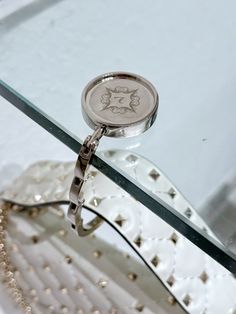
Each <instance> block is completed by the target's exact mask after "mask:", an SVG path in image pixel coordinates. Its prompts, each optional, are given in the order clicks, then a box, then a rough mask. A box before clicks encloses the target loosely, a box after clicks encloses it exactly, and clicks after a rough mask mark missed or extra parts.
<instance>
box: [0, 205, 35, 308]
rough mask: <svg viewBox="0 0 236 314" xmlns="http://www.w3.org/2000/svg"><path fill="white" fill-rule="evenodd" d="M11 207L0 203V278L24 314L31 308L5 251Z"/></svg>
mask: <svg viewBox="0 0 236 314" xmlns="http://www.w3.org/2000/svg"><path fill="white" fill-rule="evenodd" d="M11 209H12V205H11V204H9V203H3V202H1V203H0V279H1V281H2V283H3V284H4V286H5V287H6V288H7V290H8V292H9V294H10V296H11V298H12V299H13V300H14V302H16V304H17V305H18V306H19V308H20V309H21V310H22V311H23V313H25V314H30V313H32V308H31V306H30V305H29V303H28V302H27V301H26V298H25V297H24V295H23V291H22V289H21V288H20V287H19V286H18V284H17V281H16V279H15V275H14V266H13V265H12V264H11V261H10V257H9V254H8V252H7V243H6V231H7V223H8V213H9V211H10V210H11Z"/></svg>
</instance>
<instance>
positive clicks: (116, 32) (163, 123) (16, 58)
mask: <svg viewBox="0 0 236 314" xmlns="http://www.w3.org/2000/svg"><path fill="white" fill-rule="evenodd" d="M235 8H236V5H235V2H234V1H233V0H230V1H228V2H227V5H226V4H225V3H223V2H222V1H213V0H211V1H208V2H205V1H198V2H194V3H193V2H189V1H187V0H182V1H179V2H178V3H177V2H176V3H169V2H168V1H167V2H161V1H154V0H152V1H151V0H149V1H145V2H144V1H129V2H127V1H125V0H122V1H120V2H119V4H118V3H117V2H115V1H109V2H108V1H102V0H98V1H96V2H92V1H86V2H79V1H76V0H71V1H69V2H68V1H49V2H48V3H47V4H45V2H43V1H37V2H35V3H34V2H32V3H31V4H30V5H28V6H26V7H23V8H21V9H19V10H17V11H16V12H15V13H12V14H10V15H8V16H7V17H4V18H2V20H1V24H0V36H1V38H0V75H1V77H0V78H1V79H2V83H1V89H0V92H1V94H2V95H3V96H5V97H7V98H8V100H9V101H10V102H12V103H14V104H15V105H17V106H18V108H20V109H21V110H22V111H24V112H25V113H27V114H28V115H29V116H31V118H33V119H34V120H35V121H36V122H38V123H39V124H41V125H42V126H43V127H45V128H46V129H48V130H49V131H50V132H51V133H52V134H54V135H55V136H57V137H58V138H59V139H60V140H62V141H63V142H64V143H65V144H67V145H68V146H70V147H71V148H72V149H73V150H74V151H77V152H78V150H79V147H80V146H79V143H82V142H83V140H84V138H85V137H86V136H87V135H88V134H90V133H91V132H92V131H91V129H90V128H89V127H88V126H87V125H86V123H85V122H84V120H83V117H82V113H81V101H80V99H81V93H82V90H83V88H84V86H85V85H86V84H87V82H88V81H89V80H90V79H92V78H94V77H95V76H97V75H99V74H102V73H105V72H110V71H120V70H122V71H129V72H134V73H137V74H140V75H142V76H144V77H145V78H147V79H148V80H150V81H151V82H152V83H153V85H154V86H156V88H157V90H158V93H159V96H160V105H159V113H158V117H157V121H156V123H155V124H154V126H153V127H152V128H151V129H150V130H149V131H147V132H146V133H144V134H143V135H141V136H139V137H137V138H130V139H122V140H121V139H119V140H118V139H108V138H103V139H102V141H101V144H100V146H99V150H104V149H107V148H121V149H129V150H131V151H133V152H135V153H138V154H140V155H142V156H144V157H145V158H147V159H149V160H150V161H152V162H153V163H154V164H155V165H157V166H158V167H159V168H160V169H161V170H162V171H163V172H164V173H166V174H167V175H168V177H169V178H170V179H171V180H172V182H173V183H174V184H175V185H176V186H177V188H178V189H179V190H180V191H181V192H182V193H183V194H184V195H185V197H186V198H187V199H188V200H189V201H190V202H191V203H192V205H193V206H194V207H195V208H196V209H197V210H198V213H199V214H200V215H201V216H202V217H203V218H204V220H205V221H206V223H207V224H208V225H209V226H210V228H211V229H212V230H213V232H215V234H216V236H217V237H218V239H220V241H221V242H222V245H221V244H219V243H218V242H216V241H214V240H213V239H211V238H210V237H209V236H208V235H205V234H204V233H202V231H201V230H200V229H199V228H198V227H197V226H194V225H193V224H192V223H191V221H189V220H187V219H186V217H183V216H181V215H180V214H179V213H177V212H176V211H174V210H173V209H172V208H170V207H168V206H165V205H163V204H160V202H159V200H158V199H157V198H155V197H154V196H153V195H152V193H151V192H150V191H148V190H147V189H144V188H143V187H142V182H137V181H135V180H132V179H131V178H130V177H129V176H128V175H127V174H125V173H123V172H122V169H117V168H116V166H115V165H111V164H110V166H109V165H108V164H106V163H104V161H103V160H102V159H101V158H99V157H96V158H94V159H93V161H92V163H93V164H94V165H95V166H97V167H98V168H99V169H100V170H101V171H103V172H104V173H106V174H107V175H108V176H109V177H111V178H112V179H113V180H115V181H116V182H117V183H118V184H120V185H121V186H123V187H124V188H125V187H127V188H128V190H129V192H130V193H131V194H133V196H134V197H136V198H138V195H139V192H140V190H141V191H144V194H143V195H142V201H143V203H144V204H145V205H146V206H147V207H149V208H150V209H151V210H153V211H154V212H156V213H157V214H158V215H160V216H161V210H162V209H163V208H164V213H163V214H162V218H163V219H165V220H166V221H167V222H168V223H170V224H172V225H173V226H174V227H175V228H176V227H179V231H181V232H182V233H184V234H185V235H186V236H187V237H188V238H189V239H190V240H191V241H193V242H194V243H195V244H197V245H198V246H200V247H201V248H202V249H203V250H205V251H207V253H208V254H210V255H211V256H213V257H214V258H216V259H217V260H218V261H219V262H220V263H222V264H223V265H224V266H225V267H227V268H228V269H230V270H232V271H236V257H235V252H236V240H235V239H236V236H235V223H236V215H235V207H236V205H235V204H236V197H235V196H234V195H235V190H234V185H235V184H234V183H235V179H234V177H235V175H236V167H235V155H236V146H235V134H236V124H235V114H236V107H235V104H234V102H235V101H234V98H235V97H234V94H235V88H234V85H235V73H236V71H235V70H236V69H235V67H236V65H235V54H236V32H235V28H236V19H235ZM6 84H7V85H6ZM20 95H22V96H23V97H24V98H23V97H22V96H20ZM98 156H99V153H98ZM225 187H227V188H225ZM219 254H221V257H219Z"/></svg>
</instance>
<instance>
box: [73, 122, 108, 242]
mask: <svg viewBox="0 0 236 314" xmlns="http://www.w3.org/2000/svg"><path fill="white" fill-rule="evenodd" d="M105 132H106V129H105V127H99V128H97V129H96V130H95V132H94V133H93V134H92V135H89V136H88V137H87V138H86V139H85V141H84V143H83V145H82V147H81V149H80V152H79V156H78V159H77V162H76V165H75V170H74V175H75V176H74V178H73V181H72V184H71V188H70V193H69V197H70V204H69V208H68V213H67V216H68V219H69V220H70V222H71V224H72V227H73V229H76V231H77V232H78V234H79V235H80V236H86V235H88V234H90V233H91V232H93V231H94V230H95V229H96V228H98V227H99V226H100V225H101V223H102V222H103V220H102V218H100V217H98V216H97V217H95V218H94V219H92V220H91V221H90V222H88V223H87V224H86V225H83V219H82V218H81V211H82V208H83V206H84V199H83V197H82V195H81V190H82V187H83V184H84V182H85V181H86V179H87V169H88V166H89V162H90V160H91V157H92V155H93V154H94V153H95V152H96V149H97V147H98V144H99V140H100V139H101V137H102V136H103V135H104V134H105Z"/></svg>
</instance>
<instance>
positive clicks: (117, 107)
mask: <svg viewBox="0 0 236 314" xmlns="http://www.w3.org/2000/svg"><path fill="white" fill-rule="evenodd" d="M137 91H138V89H134V90H130V89H128V88H127V87H122V86H117V87H115V88H114V89H112V88H107V87H106V93H105V94H103V95H102V97H101V103H102V104H104V107H103V108H102V110H110V111H111V112H113V113H115V114H118V113H120V114H124V113H126V112H134V113H135V112H136V111H135V107H137V106H139V105H140V97H139V96H138V95H137Z"/></svg>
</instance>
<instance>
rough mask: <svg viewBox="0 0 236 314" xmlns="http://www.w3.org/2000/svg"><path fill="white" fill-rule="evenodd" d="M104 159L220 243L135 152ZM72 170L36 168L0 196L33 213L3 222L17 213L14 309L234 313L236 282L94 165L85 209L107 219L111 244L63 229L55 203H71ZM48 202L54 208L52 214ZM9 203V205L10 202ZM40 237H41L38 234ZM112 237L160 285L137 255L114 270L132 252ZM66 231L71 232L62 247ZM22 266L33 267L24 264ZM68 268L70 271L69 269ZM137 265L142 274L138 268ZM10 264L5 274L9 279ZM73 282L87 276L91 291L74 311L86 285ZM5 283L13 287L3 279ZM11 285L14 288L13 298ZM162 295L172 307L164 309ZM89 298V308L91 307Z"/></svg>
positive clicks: (49, 164)
mask: <svg viewBox="0 0 236 314" xmlns="http://www.w3.org/2000/svg"><path fill="white" fill-rule="evenodd" d="M103 154H104V156H105V157H106V158H107V159H108V160H110V161H111V162H114V163H116V165H117V166H119V167H121V168H122V169H123V170H124V171H126V172H127V173H128V174H129V175H130V176H132V177H134V178H135V179H136V180H137V181H142V184H143V185H144V186H145V187H147V188H148V189H150V190H151V191H152V192H153V193H155V194H156V195H158V196H159V197H160V198H161V199H162V200H163V201H165V202H166V203H167V204H169V205H171V206H172V207H173V208H174V209H176V210H178V211H179V212H181V213H182V214H183V215H185V216H186V217H187V218H189V219H190V220H192V221H193V222H195V223H197V224H198V226H200V227H201V228H204V230H205V231H206V232H208V233H209V234H211V235H212V236H213V237H214V235H213V233H212V232H211V230H209V228H208V227H207V225H206V224H205V223H204V222H203V220H202V219H201V218H200V217H199V216H198V214H197V213H196V211H195V210H194V209H193V208H192V206H191V205H190V204H189V203H188V202H187V201H186V200H185V199H184V198H183V196H182V195H181V194H180V193H179V192H178V190H177V189H176V188H175V187H174V186H173V184H171V182H170V181H169V180H168V179H167V178H166V176H165V175H164V174H163V173H162V172H161V171H160V170H159V169H158V168H157V167H156V166H154V165H153V164H152V163H151V162H149V161H147V160H145V159H144V158H142V157H140V156H138V155H136V154H134V153H132V152H129V151H121V150H116V151H106V152H104V153H103ZM73 169H74V163H71V162H69V163H61V162H55V161H44V162H38V163H36V164H34V165H32V166H31V167H29V168H28V169H27V170H26V171H25V172H23V174H22V175H21V176H20V177H18V178H17V179H16V180H15V181H14V182H13V184H12V185H11V186H9V188H8V189H6V190H5V191H3V193H2V195H1V198H2V201H4V202H6V201H8V202H10V203H11V204H12V202H14V203H15V204H18V205H19V204H20V205H27V206H29V205H30V206H31V207H32V208H31V209H30V210H28V211H24V212H22V213H21V212H20V211H19V212H14V211H12V212H13V213H12V214H11V215H7V216H9V217H10V216H12V217H11V218H10V223H9V224H8V228H9V232H8V234H9V241H10V243H11V248H12V249H11V256H12V257H11V258H12V261H13V264H14V265H15V266H16V267H17V271H16V272H15V273H14V276H13V275H10V274H13V272H10V273H9V276H10V278H12V279H14V280H13V281H14V283H15V284H17V287H18V288H19V290H20V291H21V292H22V293H21V295H19V298H18V301H19V302H18V303H19V304H20V305H21V306H22V307H23V308H24V309H25V310H26V311H27V310H28V311H32V310H35V312H36V313H46V312H45V311H46V309H47V311H51V312H53V313H67V312H68V313H83V312H82V311H84V313H90V312H91V311H94V312H92V313H133V312H134V313H136V312H143V313H181V312H187V313H193V314H222V313H235V311H236V304H235V300H236V299H235V295H236V279H235V277H234V276H233V275H232V274H231V273H230V272H229V271H227V270H226V269H224V268H223V267H222V266H220V265H219V264H218V263H217V262H215V261H214V260H213V259H212V258H210V257H209V256H207V255H206V254H205V253H204V252H202V251H201V250H200V249H199V248H198V247H196V246H195V245H193V244H192V243H191V242H190V241H189V240H187V239H186V238H185V237H183V236H182V235H181V234H179V233H178V232H177V231H175V230H174V229H173V228H172V227H170V226H169V225H168V224H167V223H166V222H164V221H163V220H161V219H160V218H159V217H158V216H156V215H155V214H154V213H152V212H151V211H150V210H148V209H147V208H145V207H144V206H143V205H142V204H140V203H139V202H137V201H136V200H135V199H134V198H133V197H131V196H130V195H129V194H128V193H127V192H125V191H124V190H122V189H121V188H119V187H118V186H117V185H115V184H114V183H113V182H111V181H110V180H109V179H107V178H106V177H105V176H104V175H103V174H101V173H100V172H98V171H97V170H96V169H95V168H93V167H91V166H90V169H89V175H88V179H87V181H86V183H85V184H84V186H83V191H82V192H83V197H84V199H85V206H87V207H88V208H91V209H92V211H93V212H95V213H97V214H98V215H99V216H100V217H102V218H103V219H104V220H105V221H107V222H108V223H109V224H110V225H111V226H112V229H111V228H110V229H109V232H108V233H106V234H105V240H102V239H101V238H99V237H97V236H96V237H95V238H93V237H86V238H79V237H77V235H76V233H74V232H72V231H71V228H69V224H67V227H65V225H66V222H65V220H64V219H62V218H63V217H64V214H63V213H62V214H59V216H60V215H61V216H62V218H60V217H59V216H58V213H60V212H61V210H62V209H63V206H62V205H60V211H56V210H55V206H58V205H55V204H56V203H60V204H66V203H68V200H69V198H68V194H69V186H70V183H71V180H72V177H73ZM52 202H54V203H55V204H54V207H52V204H51V203H52ZM42 204H51V205H50V208H51V210H47V214H45V210H43V207H42V208H41V205H42ZM4 206H6V208H9V203H8V205H6V204H5V205H4ZM11 208H12V206H11ZM37 208H41V209H37ZM47 208H48V207H47ZM13 209H14V207H13ZM15 209H16V210H17V209H18V210H19V209H21V207H20V206H17V205H15ZM6 211H8V210H7V209H5V210H4V212H5V213H6ZM9 212H10V211H9ZM27 212H29V213H30V215H28V214H27ZM41 212H42V213H41ZM55 213H57V214H55ZM46 216H48V218H46ZM33 217H34V218H33ZM4 219H5V218H4ZM34 219H36V220H34ZM32 221H33V223H32ZM26 225H28V226H31V228H32V230H30V231H27V228H28V227H27V228H26ZM62 225H63V226H62ZM16 226H17V227H16ZM24 226H25V227H24ZM99 229H100V228H98V229H97V230H98V231H99ZM101 229H102V227H101ZM36 230H38V232H39V233H40V236H38V233H35V232H36ZM114 230H116V231H117V232H118V233H119V234H121V235H122V237H123V238H124V239H125V240H126V241H127V243H128V244H129V245H130V247H131V248H133V249H134V251H135V252H137V254H138V255H139V256H140V257H141V258H142V260H143V261H144V262H145V264H146V265H147V266H148V267H149V269H151V271H152V272H153V274H155V276H156V282H155V280H154V281H153V277H152V275H151V273H148V270H147V269H146V268H145V266H143V265H142V266H141V265H140V263H139V262H137V259H136V258H134V257H132V258H131V260H132V269H125V267H123V268H122V267H121V266H119V267H121V268H119V267H118V264H119V265H121V264H122V259H124V256H125V255H126V254H127V253H124V252H126V250H125V249H123V248H122V249H121V248H119V249H118V248H116V249H114V242H113V239H114V238H115V234H116V233H115V232H114ZM27 232H29V235H27ZM96 233H97V232H95V234H96ZM65 234H69V236H68V238H66V240H65V237H64V236H65ZM108 234H109V236H107V235H108ZM35 244H37V245H35ZM75 244H76V245H75ZM3 245H5V244H4V243H3ZM77 245H78V246H77ZM29 248H30V249H29ZM19 251H20V252H19ZM103 251H104V252H105V254H104V255H107V254H108V255H109V256H113V259H112V260H106V262H104V263H108V264H109V265H110V266H107V267H106V266H104V265H107V264H104V265H102V264H103V263H100V262H99V264H98V263H97V261H101V260H102V258H101V259H100V254H101V252H103ZM67 252H70V253H68V254H67ZM89 252H90V253H89ZM92 252H93V253H92ZM109 252H110V253H109ZM122 252H123V254H122ZM119 257H120V261H118V260H119ZM74 260H76V261H77V263H78V264H77V266H78V267H77V268H76V270H75V269H73V270H72V268H73V267H74V266H73V263H70V262H72V261H74ZM24 261H27V262H26V263H25V264H24ZM79 261H81V262H79ZM82 261H83V262H82ZM114 261H116V262H117V264H116V265H114V264H113V263H114ZM1 263H2V262H1ZM21 263H22V265H21ZM63 263H64V264H63ZM65 264H69V265H66V266H67V267H65ZM136 264H137V267H138V268H135V267H136V266H133V265H136ZM1 265H3V264H1ZM31 266H32V267H31ZM4 267H6V266H4ZM4 267H3V268H2V269H3V274H4V273H5V275H6V271H4ZM133 267H134V268H133ZM19 269H20V270H19ZM76 272H77V275H76ZM19 273H20V274H21V275H19ZM45 274H47V275H45ZM18 275H19V278H18V277H17V276H18ZM21 276H22V277H27V278H21ZM30 276H31V277H30ZM139 276H140V278H142V280H141V281H142V284H143V286H142V288H141V287H139V286H137V285H136V284H137V282H138V280H136V278H139ZM3 277H4V276H3ZM33 277H37V279H39V280H40V281H41V284H38V283H37V286H36V281H35V283H34V281H33ZM49 277H50V278H51V279H52V281H50V280H49ZM54 277H57V278H56V279H55V278H54ZM75 277H78V278H83V280H84V281H83V285H82V286H83V289H84V290H86V289H88V291H89V292H88V294H87V295H86V296H84V299H83V300H82V297H81V302H80V303H78V304H77V301H76V300H77V299H76V300H75V296H76V298H77V297H78V295H77V293H78V290H79V289H80V288H81V286H80V284H82V282H80V281H78V280H77V281H76V280H75ZM20 278H21V279H20ZM53 278H54V279H53ZM122 278H123V279H122ZM124 278H125V279H124ZM145 278H146V279H145ZM147 278H149V279H148V280H147ZM8 279H9V278H8ZM158 279H159V280H160V281H159V280H158ZM45 280H46V282H47V284H46V282H45ZM47 280H49V281H47ZM53 280H54V281H53ZM145 280H146V281H145ZM5 281H6V282H7V283H8V285H9V282H8V281H7V280H6V278H5ZM64 283H65V284H64ZM134 283H135V284H134ZM157 283H158V288H157V286H156V284H157ZM29 284H30V285H31V286H29ZM130 284H131V285H130ZM132 284H133V286H132ZM140 284H141V283H140ZM51 285H52V286H51ZM113 285H114V286H113ZM10 286H11V284H10ZM144 286H145V288H144ZM86 287H87V288H86ZM15 288H16V287H15V286H14V285H13V291H14V289H15ZM158 289H159V292H158V291H157V290H158ZM76 290H77V291H76ZM154 290H155V293H153V291H154ZM158 293H160V294H161V295H162V297H160V295H158ZM170 295H171V296H170ZM62 296H63V297H62ZM73 296H74V297H73ZM163 296H165V297H164V299H165V298H166V299H165V300H166V302H163V300H164V299H163ZM86 298H87V299H88V300H90V303H86V302H87V301H85V299H86ZM64 299H65V300H66V299H68V303H67V302H66V301H63V302H62V300H64ZM52 300H54V301H55V303H53V301H52ZM69 300H70V302H69ZM102 300H103V301H102ZM108 300H109V302H108ZM160 300H161V301H160ZM174 300H176V301H177V302H176V305H174V306H173V305H172V306H170V303H172V304H173V303H174ZM167 301H169V302H167ZM106 302H108V303H106ZM86 304H90V305H89V307H87V308H85V307H86V306H87V305H86ZM167 304H168V305H167ZM80 305H81V308H80ZM179 305H180V306H179ZM43 309H44V310H43ZM66 311H67V312H66ZM76 311H77V312H76ZM79 311H80V312H79ZM89 311H90V312H89ZM96 311H97V312H96ZM99 311H100V312H99ZM112 311H113V312H112ZM115 311H116V312H115Z"/></svg>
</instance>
